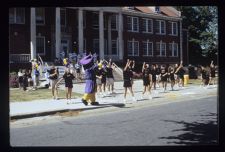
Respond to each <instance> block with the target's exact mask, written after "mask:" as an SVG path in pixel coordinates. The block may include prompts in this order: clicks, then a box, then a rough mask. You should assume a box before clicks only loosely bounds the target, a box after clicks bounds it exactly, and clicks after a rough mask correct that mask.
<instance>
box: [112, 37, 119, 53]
mask: <svg viewBox="0 0 225 152" xmlns="http://www.w3.org/2000/svg"><path fill="white" fill-rule="evenodd" d="M117 46H118V45H117V40H112V55H117V54H118V47H117Z"/></svg>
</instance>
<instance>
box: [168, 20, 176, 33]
mask: <svg viewBox="0 0 225 152" xmlns="http://www.w3.org/2000/svg"><path fill="white" fill-rule="evenodd" d="M168 22H169V24H171V29H170V32H171V33H169V35H170V36H178V23H177V22H171V21H168ZM174 23H175V24H176V34H173V25H174Z"/></svg>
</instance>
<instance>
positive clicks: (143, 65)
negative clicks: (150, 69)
mask: <svg viewBox="0 0 225 152" xmlns="http://www.w3.org/2000/svg"><path fill="white" fill-rule="evenodd" d="M144 67H145V62H143V65H142V70H141V71H142V72H144Z"/></svg>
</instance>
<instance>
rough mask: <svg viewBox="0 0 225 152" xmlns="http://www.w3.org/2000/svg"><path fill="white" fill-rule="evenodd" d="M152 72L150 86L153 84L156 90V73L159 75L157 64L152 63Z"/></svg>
mask: <svg viewBox="0 0 225 152" xmlns="http://www.w3.org/2000/svg"><path fill="white" fill-rule="evenodd" d="M150 72H151V75H152V83H151V87H150V88H152V85H153V87H154V90H156V81H157V79H156V75H157V69H156V65H155V64H153V65H152V69H151V71H150Z"/></svg>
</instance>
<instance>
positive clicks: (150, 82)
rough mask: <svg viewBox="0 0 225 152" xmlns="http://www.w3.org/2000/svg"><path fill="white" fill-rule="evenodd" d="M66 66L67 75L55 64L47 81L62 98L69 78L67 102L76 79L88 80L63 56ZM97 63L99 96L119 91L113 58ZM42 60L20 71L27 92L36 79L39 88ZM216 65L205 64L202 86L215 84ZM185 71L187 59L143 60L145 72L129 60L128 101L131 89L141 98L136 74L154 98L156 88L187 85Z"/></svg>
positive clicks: (79, 67)
mask: <svg viewBox="0 0 225 152" xmlns="http://www.w3.org/2000/svg"><path fill="white" fill-rule="evenodd" d="M63 65H64V66H65V72H64V74H63V76H62V77H61V78H60V77H59V70H58V68H56V67H55V66H54V64H53V65H52V66H51V68H50V69H48V70H46V80H48V81H49V84H50V86H51V91H52V97H53V99H58V89H57V88H58V85H59V84H60V82H61V81H63V80H64V81H65V91H66V95H65V96H66V99H67V103H68V104H70V103H72V102H71V94H72V88H73V80H74V79H76V80H77V81H79V80H82V79H85V78H82V77H81V71H82V65H81V64H80V63H79V61H77V62H75V63H74V62H73V63H72V62H70V60H69V59H68V58H64V59H63ZM94 65H95V67H96V68H94V75H95V77H94V80H93V81H94V84H95V85H94V88H95V93H96V95H97V97H104V96H106V95H109V94H115V92H114V75H113V71H114V70H115V68H117V66H116V65H115V63H114V62H112V60H111V59H110V60H109V61H108V62H107V61H106V60H100V61H98V60H95V62H94ZM38 67H39V63H38V62H37V60H34V61H33V62H32V70H26V71H22V70H21V69H20V70H19V72H18V77H19V87H20V88H23V90H24V91H26V90H27V87H28V86H31V83H32V82H33V90H35V89H37V86H38V85H39V76H40V70H39V68H38ZM215 71H216V68H215V65H214V64H213V61H212V62H211V64H210V66H207V67H203V66H201V80H202V81H201V85H200V86H201V87H206V86H208V85H209V84H213V85H215V84H216V83H215ZM184 74H185V69H184V66H183V62H182V61H181V62H180V63H179V64H174V65H170V66H165V65H161V66H159V65H157V64H152V65H149V64H148V63H146V62H143V65H142V70H141V73H137V72H136V71H135V61H134V60H129V59H127V62H126V64H125V66H124V68H123V73H121V75H122V76H123V87H124V102H126V97H127V91H128V90H129V91H130V93H131V96H132V99H133V101H137V99H136V98H135V96H134V92H133V85H134V82H133V79H134V77H139V78H142V80H143V92H142V97H141V98H144V95H145V94H146V93H147V94H148V98H149V99H152V90H156V87H160V82H161V84H162V85H161V87H162V89H163V91H164V92H165V91H167V90H168V86H167V84H168V82H170V87H171V91H173V90H174V87H175V85H177V87H178V88H179V87H184Z"/></svg>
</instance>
